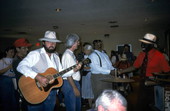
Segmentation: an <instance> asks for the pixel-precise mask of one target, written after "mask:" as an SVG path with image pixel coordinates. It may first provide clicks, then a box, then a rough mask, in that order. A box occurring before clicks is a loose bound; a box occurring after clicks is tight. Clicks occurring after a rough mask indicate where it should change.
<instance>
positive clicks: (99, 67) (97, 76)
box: [89, 40, 115, 100]
mask: <svg viewBox="0 0 170 111" xmlns="http://www.w3.org/2000/svg"><path fill="white" fill-rule="evenodd" d="M93 45H94V51H93V53H92V54H91V55H89V58H90V60H91V63H90V67H91V73H92V75H91V83H92V89H93V93H94V100H96V98H97V97H98V96H99V94H101V93H102V91H103V90H104V89H112V83H108V82H103V81H101V79H106V78H112V76H110V74H114V72H115V71H114V69H115V68H114V67H113V66H112V63H111V61H110V59H109V57H108V55H107V54H106V53H105V51H104V50H103V47H102V46H103V43H102V41H101V40H94V41H93Z"/></svg>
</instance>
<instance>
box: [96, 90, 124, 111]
mask: <svg viewBox="0 0 170 111" xmlns="http://www.w3.org/2000/svg"><path fill="white" fill-rule="evenodd" d="M96 108H97V111H126V110H127V101H126V99H125V98H124V97H123V96H122V95H121V94H120V93H119V92H117V91H115V90H104V91H103V92H102V94H101V95H100V96H99V97H98V98H97V100H96Z"/></svg>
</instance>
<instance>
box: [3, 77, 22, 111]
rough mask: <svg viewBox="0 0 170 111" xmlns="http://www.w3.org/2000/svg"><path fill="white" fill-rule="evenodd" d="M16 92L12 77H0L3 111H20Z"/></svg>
mask: <svg viewBox="0 0 170 111" xmlns="http://www.w3.org/2000/svg"><path fill="white" fill-rule="evenodd" d="M17 103H18V102H17V98H16V91H15V89H14V85H13V82H12V78H11V77H7V76H2V75H0V105H1V108H2V109H0V110H1V111H18V108H19V105H18V104H17Z"/></svg>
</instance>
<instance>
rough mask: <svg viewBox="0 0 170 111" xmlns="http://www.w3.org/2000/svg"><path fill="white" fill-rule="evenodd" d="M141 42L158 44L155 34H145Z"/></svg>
mask: <svg viewBox="0 0 170 111" xmlns="http://www.w3.org/2000/svg"><path fill="white" fill-rule="evenodd" d="M139 41H141V42H144V43H146V44H156V36H155V35H153V34H149V33H147V34H145V36H144V37H143V39H139Z"/></svg>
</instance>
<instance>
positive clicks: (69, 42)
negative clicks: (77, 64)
mask: <svg viewBox="0 0 170 111" xmlns="http://www.w3.org/2000/svg"><path fill="white" fill-rule="evenodd" d="M78 40H79V36H78V35H77V34H69V35H67V37H66V44H65V45H66V48H71V47H72V46H73V45H74V43H75V42H76V41H78Z"/></svg>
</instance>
